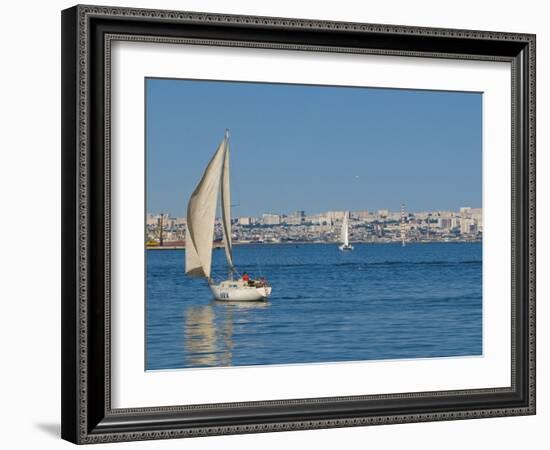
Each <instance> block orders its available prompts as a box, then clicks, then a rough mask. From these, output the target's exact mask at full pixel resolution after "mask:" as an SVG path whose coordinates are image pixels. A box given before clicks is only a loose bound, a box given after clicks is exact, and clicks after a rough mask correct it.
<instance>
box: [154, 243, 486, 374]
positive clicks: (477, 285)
mask: <svg viewBox="0 0 550 450" xmlns="http://www.w3.org/2000/svg"><path fill="white" fill-rule="evenodd" d="M234 260H235V263H236V265H237V267H238V269H239V270H240V271H248V272H249V273H250V274H251V275H252V276H253V277H258V276H265V277H266V278H268V280H269V281H270V282H271V284H272V286H273V294H272V297H271V298H270V300H269V302H267V303H222V302H216V301H214V300H213V299H212V297H211V293H210V289H209V288H208V286H207V285H206V282H205V281H204V280H201V279H194V278H188V277H186V276H185V275H184V271H183V270H184V251H183V250H162V251H159V250H155V251H151V250H150V251H148V252H147V301H146V346H147V347H146V369H148V370H152V369H170V368H185V367H206V366H240V365H256V364H290V363H310V362H336V361H359V360H373V359H393V358H426V357H444V356H464V355H480V354H481V353H482V299H481V292H482V288H481V268H482V265H481V244H479V243H433V244H409V245H407V246H406V247H404V248H403V247H401V246H400V245H399V244H357V245H355V251H354V252H350V253H343V252H340V251H339V250H338V248H337V246H336V245H325V244H299V245H288V244H287V245H240V246H235V247H234ZM213 273H214V274H215V275H217V276H218V278H219V277H224V275H226V273H225V266H224V252H223V250H216V251H214V265H213ZM224 279H225V277H224Z"/></svg>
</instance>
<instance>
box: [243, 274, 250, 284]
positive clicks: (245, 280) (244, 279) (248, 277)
mask: <svg viewBox="0 0 550 450" xmlns="http://www.w3.org/2000/svg"><path fill="white" fill-rule="evenodd" d="M242 280H243V281H244V282H245V283H250V276H249V275H248V273H247V272H244V273H243V276H242Z"/></svg>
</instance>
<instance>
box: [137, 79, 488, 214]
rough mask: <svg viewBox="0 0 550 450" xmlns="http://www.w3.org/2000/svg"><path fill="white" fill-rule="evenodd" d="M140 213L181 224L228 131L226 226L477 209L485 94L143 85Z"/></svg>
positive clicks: (206, 83)
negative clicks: (295, 215)
mask: <svg viewBox="0 0 550 450" xmlns="http://www.w3.org/2000/svg"><path fill="white" fill-rule="evenodd" d="M146 87H147V89H146V106H147V115H146V145H147V148H146V151H147V153H146V154H147V174H146V176H147V212H150V213H160V212H164V213H169V214H171V215H173V216H185V210H186V207H187V202H188V200H189V196H190V195H191V193H192V191H193V190H194V188H195V186H196V184H197V183H198V181H199V179H200V177H201V176H202V173H203V171H204V169H205V167H206V165H207V163H208V161H209V160H210V158H211V157H212V155H213V153H214V151H215V150H216V147H217V145H218V144H219V142H220V140H221V139H222V138H223V134H224V130H225V129H226V128H229V129H230V130H231V132H230V135H231V177H232V178H231V183H232V184H231V190H232V200H233V201H232V203H234V204H237V205H238V206H236V207H235V208H234V211H233V215H234V216H247V215H252V216H258V215H260V214H261V213H264V212H274V213H287V212H292V211H295V210H305V211H306V213H308V214H313V213H318V212H322V211H330V210H333V211H334V210H352V211H357V210H369V211H372V210H377V209H383V208H384V209H390V210H395V211H396V210H398V209H399V208H400V205H401V203H402V202H404V203H405V204H406V205H407V210H409V211H421V210H423V211H425V210H438V209H445V210H448V209H452V210H457V209H458V208H460V207H461V206H472V207H481V198H482V180H481V173H482V94H480V93H463V92H441V91H416V90H401V89H374V88H349V87H327V86H307V85H287V84H271V83H269V84H262V83H238V82H218V81H193V80H166V79H147V80H146Z"/></svg>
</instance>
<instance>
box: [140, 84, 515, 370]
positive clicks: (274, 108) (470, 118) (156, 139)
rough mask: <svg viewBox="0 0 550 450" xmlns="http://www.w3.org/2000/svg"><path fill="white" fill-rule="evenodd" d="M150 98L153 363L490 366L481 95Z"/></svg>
mask: <svg viewBox="0 0 550 450" xmlns="http://www.w3.org/2000/svg"><path fill="white" fill-rule="evenodd" d="M144 97H145V136H144V141H145V199H146V201H145V205H144V224H143V226H144V230H145V232H144V243H143V245H144V258H145V280H144V283H145V299H144V301H145V333H144V335H145V352H144V369H145V370H146V371H166V370H178V369H191V368H213V367H216V368H225V367H235V366H257V365H288V364H311V363H341V362H355V361H357V362H364V361H377V360H400V359H407V360H409V359H424V358H456V357H468V358H479V357H482V356H483V354H484V346H483V318H484V317H483V295H482V292H483V289H482V280H483V93H482V92H463V91H441V90H416V89H396V88H377V87H369V86H329V85H308V84H285V83H267V82H262V83H260V82H251V81H222V80H202V79H172V78H153V77H147V78H145V80H144ZM502 220H508V217H507V216H506V214H504V215H503V217H502Z"/></svg>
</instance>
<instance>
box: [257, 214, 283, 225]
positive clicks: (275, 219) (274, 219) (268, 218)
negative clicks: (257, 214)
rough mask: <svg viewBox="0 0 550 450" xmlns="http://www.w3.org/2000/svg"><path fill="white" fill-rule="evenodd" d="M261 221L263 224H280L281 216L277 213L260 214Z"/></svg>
mask: <svg viewBox="0 0 550 450" xmlns="http://www.w3.org/2000/svg"><path fill="white" fill-rule="evenodd" d="M262 223H263V224H264V225H280V224H281V216H280V215H279V214H262Z"/></svg>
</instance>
